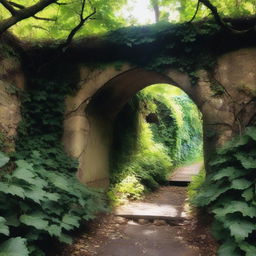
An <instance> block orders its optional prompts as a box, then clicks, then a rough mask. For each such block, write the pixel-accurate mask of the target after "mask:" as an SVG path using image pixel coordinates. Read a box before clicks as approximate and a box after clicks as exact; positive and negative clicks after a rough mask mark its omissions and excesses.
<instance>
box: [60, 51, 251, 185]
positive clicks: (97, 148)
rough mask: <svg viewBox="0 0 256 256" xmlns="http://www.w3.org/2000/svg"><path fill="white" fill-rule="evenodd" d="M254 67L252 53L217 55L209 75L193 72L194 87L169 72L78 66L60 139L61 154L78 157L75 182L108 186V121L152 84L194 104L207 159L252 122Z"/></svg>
mask: <svg viewBox="0 0 256 256" xmlns="http://www.w3.org/2000/svg"><path fill="white" fill-rule="evenodd" d="M255 69H256V49H241V50H239V51H235V52H230V53H227V54H225V55H223V56H221V57H220V58H219V59H218V60H217V65H216V67H215V69H214V70H213V71H206V70H198V77H199V79H198V83H197V84H196V85H192V84H191V82H190V79H189V76H188V75H187V74H184V73H181V72H179V71H178V70H175V69H169V70H167V71H166V72H165V74H158V73H154V72H149V71H145V70H144V71H143V69H132V70H131V69H130V67H129V65H125V66H124V67H123V68H122V70H119V71H117V70H116V69H115V68H114V67H108V68H105V69H94V70H90V69H88V68H85V67H83V68H81V77H80V80H81V84H80V88H81V89H80V90H79V91H78V93H77V95H76V96H74V97H69V98H68V99H67V101H66V105H67V111H66V119H65V125H64V138H63V141H64V145H65V148H66V150H67V151H68V152H69V153H70V154H71V155H72V156H74V157H76V158H78V159H79V162H80V166H79V171H78V177H79V179H80V180H81V181H82V182H84V183H87V184H91V185H92V184H96V185H99V184H100V185H101V186H104V185H105V186H106V185H107V184H108V173H109V171H108V165H109V163H108V157H109V150H110V145H111V130H112V120H113V119H114V117H115V115H116V114H117V113H118V111H120V109H121V108H122V106H123V105H124V104H125V103H126V102H127V101H128V100H129V99H130V98H131V97H132V96H133V95H134V94H135V93H136V92H137V91H139V90H141V89H143V88H144V87H146V86H148V85H150V84H153V83H163V82H165V83H171V84H174V85H176V86H178V87H180V88H181V89H183V90H184V91H185V92H186V93H187V94H188V95H189V96H190V97H191V98H192V99H193V100H194V102H195V104H196V105H197V106H198V107H199V109H200V110H201V112H202V115H203V125H204V142H205V153H206V156H209V155H210V154H211V152H212V151H214V150H215V149H216V147H218V146H220V145H222V144H223V143H224V142H226V141H227V140H229V139H230V138H232V137H233V135H235V134H238V133H239V132H242V131H243V129H244V128H245V127H246V126H248V125H250V123H251V122H252V121H255V107H256V104H255V100H254V98H255V95H256V72H255V71H256V70H255ZM139 76H140V77H141V78H140V81H139V82H136V83H135V82H134V79H135V80H136V81H138V77H139ZM129 85H130V86H129ZM101 88H102V89H101ZM100 89H101V90H100ZM95 98H96V100H95ZM91 99H93V100H91ZM88 104H89V105H88ZM88 106H89V107H88ZM98 108H101V113H99V112H97V111H96V109H98ZM88 109H89V111H88ZM93 110H95V112H94V111H93Z"/></svg>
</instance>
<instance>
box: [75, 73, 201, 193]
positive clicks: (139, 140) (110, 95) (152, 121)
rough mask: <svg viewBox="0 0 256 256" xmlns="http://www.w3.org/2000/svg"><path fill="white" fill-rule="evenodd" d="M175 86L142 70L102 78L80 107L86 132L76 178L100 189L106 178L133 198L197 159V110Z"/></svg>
mask: <svg viewBox="0 0 256 256" xmlns="http://www.w3.org/2000/svg"><path fill="white" fill-rule="evenodd" d="M176 86H179V84H178V83H177V82H175V81H174V80H173V79H171V78H170V77H168V76H165V75H162V74H160V73H156V72H153V71H148V70H143V69H133V70H129V71H126V72H124V73H121V74H120V75H118V76H116V77H114V78H113V79H111V80H110V81H109V82H107V83H106V84H105V85H104V86H103V87H102V88H101V89H100V90H99V91H98V92H97V93H96V94H95V95H94V96H93V97H92V99H91V101H90V103H89V105H88V107H87V108H86V115H87V117H88V119H89V122H90V126H91V129H90V130H91V133H90V136H89V139H88V144H87V145H88V152H87V153H86V154H85V157H84V158H83V159H82V161H84V163H85V164H86V165H87V166H86V168H85V170H83V174H84V177H85V178H84V179H83V177H82V176H80V179H82V180H83V181H84V182H86V183H87V184H89V185H92V186H100V187H108V186H109V181H110V184H111V185H112V187H113V186H115V185H117V187H118V189H119V188H121V190H122V189H125V190H127V193H128V194H129V195H128V197H133V196H134V197H135V198H136V196H137V195H139V194H141V193H143V191H145V190H151V189H154V188H156V187H158V186H159V184H167V181H168V176H170V173H171V171H172V170H174V168H175V167H177V166H180V165H184V164H186V163H188V162H193V161H202V158H203V157H202V155H203V153H202V152H203V150H202V145H203V142H202V141H203V138H202V137H203V136H202V121H201V113H200V111H199V110H198V108H197V106H196V105H195V104H194V102H193V100H192V99H191V98H190V97H189V96H188V95H187V94H186V93H185V92H184V91H183V90H182V89H179V88H178V87H176ZM180 87H181V86H180ZM144 88H145V89H144ZM95 156H97V159H95ZM92 157H94V160H93V161H92ZM90 161H91V166H92V168H90ZM95 163H97V164H95ZM80 174H81V173H80ZM81 177H82V178H81ZM124 187H125V188H124ZM116 193H118V192H117V191H115V190H114V191H113V194H112V195H114V194H116ZM110 196H111V195H110Z"/></svg>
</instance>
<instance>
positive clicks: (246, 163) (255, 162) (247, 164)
mask: <svg viewBox="0 0 256 256" xmlns="http://www.w3.org/2000/svg"><path fill="white" fill-rule="evenodd" d="M235 157H236V159H237V160H239V161H240V162H241V164H242V166H243V167H244V168H246V169H254V168H256V159H255V158H253V157H250V156H248V154H246V153H237V154H235Z"/></svg>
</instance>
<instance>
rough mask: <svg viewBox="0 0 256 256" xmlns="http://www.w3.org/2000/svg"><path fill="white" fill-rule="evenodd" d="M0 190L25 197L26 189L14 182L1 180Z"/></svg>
mask: <svg viewBox="0 0 256 256" xmlns="http://www.w3.org/2000/svg"><path fill="white" fill-rule="evenodd" d="M0 192H2V193H4V194H11V195H13V196H18V197H21V198H22V199H24V198H25V191H24V189H23V188H21V187H20V186H17V185H14V184H7V183H3V182H0Z"/></svg>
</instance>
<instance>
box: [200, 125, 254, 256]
mask: <svg viewBox="0 0 256 256" xmlns="http://www.w3.org/2000/svg"><path fill="white" fill-rule="evenodd" d="M255 148H256V128H255V127H248V128H247V129H246V131H245V133H244V134H243V135H242V136H239V137H237V138H235V139H234V140H232V141H231V142H230V143H227V144H226V145H225V146H224V147H223V148H221V149H220V150H219V151H218V152H217V154H216V156H215V157H214V158H213V159H212V161H211V162H210V163H209V166H210V173H209V174H208V175H207V177H206V181H205V183H204V184H203V185H202V187H201V189H200V191H199V194H198V195H197V196H196V198H195V203H196V204H197V205H198V206H199V207H207V208H208V210H209V212H210V213H211V214H212V215H213V217H214V223H213V231H214V234H215V237H216V238H217V239H218V240H219V241H220V242H221V246H220V248H219V251H218V255H219V256H244V255H245V256H253V255H255V254H256V245H255V236H256V226H255V221H256V207H255V206H256V192H255V180H256V175H255V169H256V161H255V157H256V154H255Z"/></svg>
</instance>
